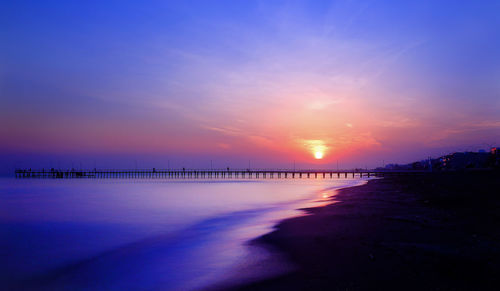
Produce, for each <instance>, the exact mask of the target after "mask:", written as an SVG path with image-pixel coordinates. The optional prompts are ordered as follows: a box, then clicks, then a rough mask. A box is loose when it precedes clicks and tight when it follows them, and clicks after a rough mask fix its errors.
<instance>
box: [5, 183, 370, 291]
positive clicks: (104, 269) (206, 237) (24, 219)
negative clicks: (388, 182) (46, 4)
mask: <svg viewBox="0 0 500 291" xmlns="http://www.w3.org/2000/svg"><path fill="white" fill-rule="evenodd" d="M361 183H364V181H363V180H360V179H342V180H328V179H327V180H321V179H317V180H315V179H311V180H306V179H304V180H253V181H250V180H247V181H228V180H226V181H161V180H156V181H155V180H147V181H144V180H140V181H139V180H15V179H10V178H4V179H0V273H1V274H0V283H1V285H2V286H4V287H5V286H16V287H19V286H21V287H28V288H29V287H32V286H37V288H38V287H43V288H41V289H47V290H53V289H66V290H82V289H83V290H85V289H87V290H95V289H98V290H123V289H129V290H130V289H133V290H134V289H140V290H144V289H149V290H151V289H153V290H156V289H161V290H192V289H199V288H202V287H207V286H212V285H213V284H218V285H217V286H219V285H220V284H222V285H224V284H226V283H228V284H232V283H235V282H237V283H238V282H244V281H248V280H252V279H255V278H261V277H264V276H270V275H273V274H275V273H277V272H285V271H287V270H289V269H290V268H293V266H291V265H289V264H287V263H286V261H284V260H281V259H280V258H279V256H278V255H276V254H271V253H269V251H267V250H264V249H262V248H258V247H256V246H252V245H249V244H247V243H246V242H248V241H249V240H251V239H253V238H256V237H258V236H260V235H262V234H265V233H266V232H269V231H270V230H272V227H273V225H275V224H276V222H278V221H279V220H281V219H283V218H286V217H291V216H295V215H301V214H303V213H302V212H299V211H297V210H296V209H298V208H301V207H310V206H320V205H322V204H326V203H329V202H327V199H328V197H330V196H332V195H335V189H338V188H341V187H346V186H352V185H358V184H361ZM19 284H20V285H19Z"/></svg>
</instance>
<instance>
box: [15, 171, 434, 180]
mask: <svg viewBox="0 0 500 291" xmlns="http://www.w3.org/2000/svg"><path fill="white" fill-rule="evenodd" d="M426 172H427V171H413V170H397V171H395V170H392V171H380V170H314V169H309V170H287V169H234V170H233V169H216V170H215V169H210V170H206V169H154V168H153V169H143V170H116V169H115V170H103V169H94V170H74V169H72V170H59V169H50V170H46V169H42V170H31V169H18V170H16V171H15V176H16V178H20V179H22V178H45V179H110V178H111V179H303V178H323V179H327V178H328V179H333V178H338V179H340V178H355V177H359V178H363V177H382V176H388V175H410V174H422V173H426Z"/></svg>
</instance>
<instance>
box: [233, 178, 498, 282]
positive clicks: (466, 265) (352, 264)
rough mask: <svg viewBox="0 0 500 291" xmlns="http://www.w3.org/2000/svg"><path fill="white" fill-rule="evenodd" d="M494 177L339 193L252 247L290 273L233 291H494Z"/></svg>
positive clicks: (374, 183) (404, 181)
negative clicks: (273, 256)
mask: <svg viewBox="0 0 500 291" xmlns="http://www.w3.org/2000/svg"><path fill="white" fill-rule="evenodd" d="M495 189H500V172H498V171H496V172H494V171H491V172H482V173H471V172H468V173H463V172H455V173H433V174H428V175H425V176H421V177H389V178H384V179H376V180H371V181H369V182H368V183H367V184H365V185H362V186H354V187H350V188H344V189H340V190H338V195H336V196H335V200H336V201H339V202H337V203H334V204H330V205H327V206H324V207H317V208H311V209H307V210H306V211H308V212H309V213H311V215H308V216H300V217H295V218H290V219H286V220H284V221H282V222H281V223H279V224H278V225H277V228H276V230H275V231H273V232H271V233H269V234H266V235H264V236H262V237H260V238H258V239H256V240H254V241H253V242H252V243H255V244H258V245H262V246H264V247H265V246H270V247H272V248H274V249H277V250H279V252H282V253H283V254H284V255H285V257H287V258H288V259H289V260H290V261H291V262H293V263H294V264H296V265H297V266H298V270H297V271H293V272H291V273H288V274H285V275H282V276H278V277H274V278H271V279H266V280H263V281H259V282H255V283H251V284H249V285H244V286H240V287H237V288H234V290H373V289H376V290H436V289H440V290H452V289H453V290H494V289H496V288H498V286H499V284H500V276H499V275H500V251H499V250H500V228H499V227H498V226H499V225H500V215H499V214H498V213H499V210H500V196H498V195H497V194H496V191H497V190H495Z"/></svg>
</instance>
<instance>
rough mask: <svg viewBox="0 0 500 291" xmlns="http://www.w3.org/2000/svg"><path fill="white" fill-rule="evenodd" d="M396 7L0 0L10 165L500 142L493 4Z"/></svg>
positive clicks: (0, 88)
mask: <svg viewBox="0 0 500 291" xmlns="http://www.w3.org/2000/svg"><path fill="white" fill-rule="evenodd" d="M401 2H403V1H384V2H383V3H380V2H379V1H199V2H197V1H178V2H176V1H168V3H166V1H152V2H150V3H149V4H143V3H139V2H136V1H116V2H106V3H102V2H101V1H95V2H94V1H81V2H78V1H33V2H30V1H10V2H7V1H4V2H2V3H1V4H0V23H1V25H2V27H3V29H2V30H1V31H0V97H1V99H0V122H1V123H0V140H1V143H0V151H1V152H0V160H1V161H2V162H1V166H0V172H1V173H9V172H10V171H12V169H13V168H14V167H33V168H38V167H45V168H48V167H58V166H59V167H71V166H73V167H80V164H81V165H82V166H83V167H85V168H93V167H94V166H97V167H101V168H102V167H124V168H134V167H136V165H137V166H138V167H157V168H166V167H167V165H168V164H169V163H170V166H171V167H183V166H185V167H210V160H212V164H213V166H214V167H226V166H230V167H248V162H249V160H250V163H251V167H292V166H293V161H295V163H296V165H297V167H322V168H325V167H331V168H336V165H337V161H338V162H339V164H340V167H341V168H347V167H375V166H380V165H382V163H383V162H384V161H385V163H389V162H400V163H405V162H411V161H414V160H419V159H423V158H426V157H427V156H439V155H442V154H445V153H448V152H453V151H466V150H478V149H488V148H489V147H490V146H492V145H497V146H498V145H500V18H499V17H498V11H499V9H500V4H499V2H498V1H480V2H481V3H476V1H474V2H470V3H459V2H456V1H404V2H405V3H401ZM458 4H460V5H458ZM319 153H320V154H319ZM315 155H321V156H322V159H315Z"/></svg>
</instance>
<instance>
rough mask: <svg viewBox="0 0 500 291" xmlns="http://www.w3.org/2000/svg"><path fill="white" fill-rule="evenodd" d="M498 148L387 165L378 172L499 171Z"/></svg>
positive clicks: (499, 157) (499, 158)
mask: <svg viewBox="0 0 500 291" xmlns="http://www.w3.org/2000/svg"><path fill="white" fill-rule="evenodd" d="M499 152H500V148H498V147H494V148H491V150H490V151H489V152H486V151H480V152H457V153H452V154H449V155H445V156H442V157H439V158H435V159H427V160H421V161H418V162H413V163H409V164H403V165H400V164H388V165H386V166H385V167H384V168H377V169H378V170H429V171H447V170H465V169H499V168H500V154H499Z"/></svg>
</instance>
